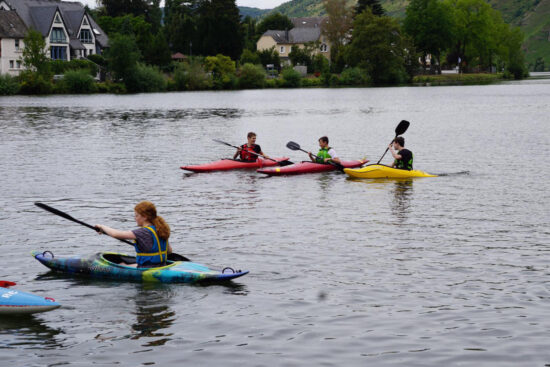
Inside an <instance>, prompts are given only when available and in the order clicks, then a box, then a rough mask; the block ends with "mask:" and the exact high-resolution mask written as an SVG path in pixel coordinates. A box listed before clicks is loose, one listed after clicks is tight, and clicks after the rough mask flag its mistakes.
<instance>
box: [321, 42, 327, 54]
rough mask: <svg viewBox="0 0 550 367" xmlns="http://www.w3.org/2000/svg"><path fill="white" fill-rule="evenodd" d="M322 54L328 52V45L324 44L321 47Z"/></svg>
mask: <svg viewBox="0 0 550 367" xmlns="http://www.w3.org/2000/svg"><path fill="white" fill-rule="evenodd" d="M321 52H328V46H327V44H326V43H323V44H322V45H321Z"/></svg>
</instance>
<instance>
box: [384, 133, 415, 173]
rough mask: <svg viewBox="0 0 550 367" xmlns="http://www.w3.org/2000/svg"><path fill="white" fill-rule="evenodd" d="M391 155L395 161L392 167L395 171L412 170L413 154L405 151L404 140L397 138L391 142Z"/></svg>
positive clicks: (400, 137)
mask: <svg viewBox="0 0 550 367" xmlns="http://www.w3.org/2000/svg"><path fill="white" fill-rule="evenodd" d="M389 149H390V152H391V155H392V156H393V158H394V159H395V160H394V161H393V164H392V165H391V166H392V167H395V168H397V169H406V170H407V171H410V170H412V169H413V154H412V152H411V151H410V150H408V149H405V138H404V137H402V136H398V137H396V138H395V139H394V140H393V143H391V144H390V146H389Z"/></svg>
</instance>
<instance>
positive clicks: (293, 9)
mask: <svg viewBox="0 0 550 367" xmlns="http://www.w3.org/2000/svg"><path fill="white" fill-rule="evenodd" d="M356 2H357V0H348V3H349V4H350V6H353V5H355V3H356ZM488 2H489V4H491V6H492V7H493V8H495V9H497V10H499V11H500V12H501V13H502V17H503V19H504V20H505V21H506V22H507V23H509V24H512V25H514V26H519V27H520V28H521V29H522V31H523V32H524V33H525V42H524V48H525V50H526V55H527V61H528V62H529V63H534V61H535V60H536V59H537V58H538V57H543V58H544V59H545V64H546V68H547V69H548V67H550V0H520V1H518V0H488ZM380 3H381V4H382V6H383V7H384V10H385V11H386V12H387V13H388V14H389V15H390V16H393V17H398V18H401V17H403V16H404V15H405V9H406V7H407V5H408V3H409V2H408V0H381V1H380ZM272 11H278V12H280V13H282V14H285V15H287V16H289V17H291V18H294V17H308V16H319V15H324V14H325V10H324V8H323V2H322V0H292V1H289V2H286V3H283V4H281V5H279V6H278V7H276V8H274V9H273V10H272Z"/></svg>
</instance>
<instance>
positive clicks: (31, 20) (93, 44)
mask: <svg viewBox="0 0 550 367" xmlns="http://www.w3.org/2000/svg"><path fill="white" fill-rule="evenodd" d="M5 12H8V13H12V12H15V13H16V14H17V16H18V17H19V18H20V20H21V21H22V22H23V24H24V26H25V27H26V29H27V30H28V29H31V28H32V29H35V30H37V31H38V32H40V33H41V34H42V36H43V37H44V39H45V41H46V50H47V54H48V55H49V56H50V58H51V59H53V60H67V61H68V60H72V59H77V58H85V57H87V56H88V55H92V54H100V53H102V52H103V50H104V49H105V48H106V47H108V45H109V39H108V37H107V35H106V34H105V32H103V30H102V29H101V28H100V27H99V25H98V24H97V23H96V22H95V21H94V19H93V18H92V17H91V16H90V14H88V13H87V12H86V10H85V8H84V6H83V5H82V4H81V3H79V2H68V1H60V0H0V13H5ZM2 17H6V16H5V15H0V19H2ZM25 33H26V32H25ZM0 37H2V36H0ZM2 39H4V38H3V37H2ZM5 39H6V40H9V39H10V38H9V37H6V38H5ZM11 42H13V43H15V42H18V43H19V48H21V47H24V46H23V45H22V39H21V38H12V39H11ZM0 72H4V70H3V69H1V70H0Z"/></svg>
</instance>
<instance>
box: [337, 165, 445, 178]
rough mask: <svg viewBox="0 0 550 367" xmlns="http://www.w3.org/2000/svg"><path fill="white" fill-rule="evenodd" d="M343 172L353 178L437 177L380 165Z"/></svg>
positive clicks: (421, 172) (347, 169)
mask: <svg viewBox="0 0 550 367" xmlns="http://www.w3.org/2000/svg"><path fill="white" fill-rule="evenodd" d="M344 172H345V173H347V174H348V176H350V177H354V178H409V177H437V175H431V174H429V173H426V172H424V171H418V170H410V171H407V170H404V169H397V168H392V167H388V166H384V165H382V164H370V165H368V166H365V167H363V168H344Z"/></svg>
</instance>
